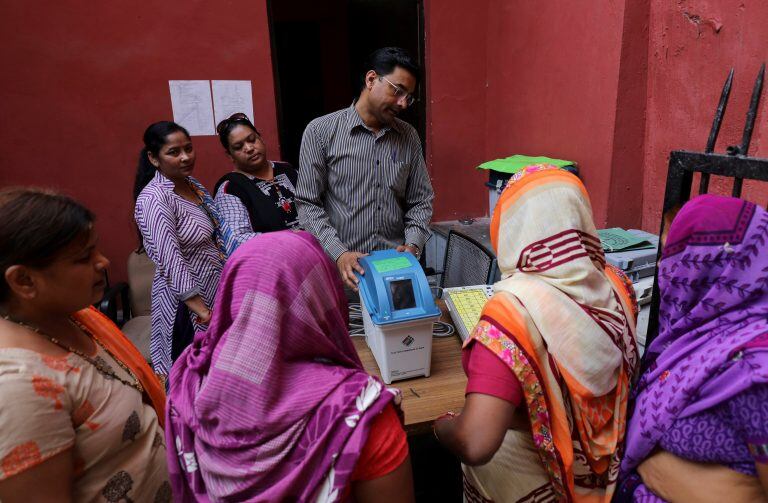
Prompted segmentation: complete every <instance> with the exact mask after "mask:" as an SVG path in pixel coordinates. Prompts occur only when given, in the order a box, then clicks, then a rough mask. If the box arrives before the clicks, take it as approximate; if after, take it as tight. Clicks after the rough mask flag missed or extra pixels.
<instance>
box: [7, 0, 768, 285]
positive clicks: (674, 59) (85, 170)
mask: <svg viewBox="0 0 768 503" xmlns="http://www.w3.org/2000/svg"><path fill="white" fill-rule="evenodd" d="M424 10H425V31H426V55H425V58H426V69H425V71H426V75H427V85H428V89H427V99H428V106H427V114H428V117H427V147H428V148H427V165H428V168H429V171H430V174H431V176H432V178H433V183H434V186H435V191H436V196H437V197H436V200H435V219H436V220H444V219H453V218H458V217H465V216H482V215H484V214H486V213H487V189H486V188H485V187H484V185H483V183H484V182H485V181H486V179H487V178H486V175H485V173H479V172H477V171H476V170H475V169H474V167H475V166H477V164H479V163H480V162H482V161H485V160H488V159H493V158H496V157H501V156H507V155H510V154H513V153H526V154H543V155H549V156H553V157H561V158H566V159H572V160H575V161H577V162H578V163H579V166H580V168H581V172H582V176H583V179H584V180H585V182H586V185H587V187H588V189H589V190H590V194H591V197H592V201H593V206H594V211H595V216H596V222H597V224H598V226H605V225H623V226H625V227H636V226H642V227H643V228H645V229H648V230H655V229H657V227H658V222H659V212H660V208H661V200H662V198H663V188H664V181H665V177H666V168H667V155H668V153H669V151H670V150H672V149H679V148H684V149H702V148H703V147H704V144H705V142H706V137H707V134H708V131H709V127H710V124H711V120H712V114H713V113H714V107H715V104H716V102H717V98H718V96H719V93H720V88H721V86H722V82H723V80H724V78H725V76H726V74H727V71H728V69H729V68H730V67H731V66H734V67H735V68H736V79H735V81H734V89H733V92H732V96H731V103H730V106H729V108H728V112H727V114H726V118H725V119H726V120H725V125H724V127H723V130H722V132H721V135H720V141H719V142H718V146H717V150H718V151H723V150H724V148H725V145H727V144H734V143H738V141H739V140H740V137H741V130H742V128H743V124H744V114H745V113H746V108H747V102H748V100H749V96H750V93H751V87H752V83H753V81H754V77H755V73H756V72H757V69H758V67H759V64H760V62H761V61H763V60H766V59H768V44H766V43H765V41H766V40H768V24H767V23H765V21H766V20H768V3H766V2H765V1H764V0H743V1H741V2H733V1H730V0H676V1H671V0H637V1H635V0H632V1H631V2H630V1H629V0H599V1H594V0H574V1H568V2H565V1H555V0H552V1H548V2H509V1H505V0H477V1H475V2H473V3H472V5H471V6H467V5H466V4H465V3H463V2H459V1H458V0H440V1H437V0H424ZM243 20H247V23H245V24H244V23H243ZM0 30H1V31H0V32H1V33H3V43H2V44H0V56H1V57H2V61H3V65H4V67H5V69H6V70H7V72H6V75H7V76H6V78H4V79H2V80H0V110H2V112H3V121H2V124H0V185H3V186H5V185H9V184H14V185H18V184H34V185H43V186H48V187H55V188H58V189H60V190H63V191H65V192H67V193H70V194H72V195H73V196H75V197H77V198H78V199H80V200H82V201H83V202H84V203H85V204H86V205H87V206H89V207H90V208H92V209H93V210H94V211H95V212H96V214H97V215H98V219H99V220H98V230H99V232H100V234H101V243H102V247H103V249H104V251H105V252H106V253H107V255H108V256H109V257H110V258H111V259H112V260H113V267H112V273H113V277H115V278H118V279H119V278H123V277H124V271H125V267H124V264H125V257H126V256H127V254H128V253H129V251H130V250H131V249H132V248H133V247H134V246H135V242H136V241H135V234H134V228H133V224H132V211H133V203H132V199H131V188H132V184H133V177H134V173H135V162H136V157H137V154H138V151H139V149H140V147H141V134H142V132H143V130H144V128H145V127H146V126H147V125H148V124H149V123H151V122H153V121H156V120H162V119H170V118H171V117H172V111H171V104H170V99H169V93H168V80H171V79H245V80H251V81H253V99H254V112H255V117H256V122H257V126H258V127H259V128H260V130H261V131H262V132H263V134H264V136H265V137H266V141H267V146H268V148H269V150H270V151H271V152H272V154H273V157H278V152H279V145H278V141H277V119H276V110H275V94H274V86H273V75H272V63H271V49H270V43H269V30H268V22H267V12H266V2H250V3H242V2H234V1H232V0H222V1H220V2H216V3H211V2H204V1H202V0H196V1H186V2H161V1H159V0H151V1H149V2H144V3H142V4H141V5H140V6H138V5H137V4H135V3H130V2H127V1H125V0H118V1H115V2H109V3H106V4H98V5H90V4H88V5H86V4H82V5H81V6H80V7H78V6H73V5H71V4H68V5H64V4H61V3H56V2H50V1H42V0H32V1H29V2H6V5H5V6H4V12H3V16H2V18H0ZM8 76H10V77H8ZM766 107H768V100H766V99H764V100H763V102H762V105H761V108H760V112H759V114H758V122H757V126H756V128H755V134H754V137H753V141H752V148H751V153H752V154H753V155H762V156H763V157H768V151H766V149H767V148H768V147H767V146H766V145H765V143H766V139H765V138H766V135H767V134H768V121H766ZM194 143H195V147H196V149H197V152H198V163H197V167H196V175H197V176H198V177H199V178H200V179H201V180H202V181H203V183H204V184H206V185H207V186H208V187H211V186H212V185H213V183H214V181H215V180H216V178H217V177H218V176H220V174H221V173H222V172H224V171H226V170H228V169H229V162H228V161H227V159H226V158H225V157H224V155H223V153H222V151H221V147H220V145H219V144H218V140H217V138H216V137H214V136H208V137H195V138H194ZM721 185H722V184H720V185H718V183H717V182H715V183H714V185H713V187H714V188H715V189H717V190H720V191H722V192H730V186H727V187H723V186H721ZM746 189H747V195H748V197H750V198H752V199H754V200H757V201H760V202H762V203H763V204H764V203H765V201H768V191H766V189H764V188H755V187H753V186H752V185H751V184H749V183H748V184H746Z"/></svg>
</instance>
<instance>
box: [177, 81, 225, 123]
mask: <svg viewBox="0 0 768 503" xmlns="http://www.w3.org/2000/svg"><path fill="white" fill-rule="evenodd" d="M168 87H169V88H170V90H171V106H172V107H173V120H174V121H175V122H176V123H178V124H180V125H182V126H184V127H185V128H187V131H189V134H191V135H192V136H202V135H213V134H216V130H215V128H214V123H213V107H212V106H211V84H210V81H208V80H169V81H168Z"/></svg>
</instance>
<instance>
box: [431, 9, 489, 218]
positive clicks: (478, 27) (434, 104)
mask: <svg viewBox="0 0 768 503" xmlns="http://www.w3.org/2000/svg"><path fill="white" fill-rule="evenodd" d="M489 4H490V2H489V1H487V0H478V1H476V2H474V3H473V4H472V8H471V9H467V8H466V5H465V4H464V3H462V2H459V1H457V0H426V1H425V4H424V16H425V27H424V28H425V32H426V62H425V63H426V77H427V79H426V81H427V99H428V100H429V103H428V104H427V140H426V142H427V159H426V161H427V165H428V166H429V171H430V174H431V176H432V184H433V186H434V189H435V208H434V209H435V212H434V220H435V221H440V220H455V219H457V218H462V217H466V216H482V215H485V214H486V213H487V209H488V191H487V189H486V188H485V187H484V185H483V184H484V182H485V181H487V175H485V174H484V173H479V172H478V171H477V170H476V169H475V168H476V166H477V165H478V164H480V163H482V162H483V161H485V160H487V157H486V153H485V150H486V148H485V146H486V137H485V136H486V135H485V126H486V124H487V118H486V100H487V98H486V85H485V83H486V76H487V72H488V69H487V63H486V54H487V52H486V51H487V43H486V38H485V33H486V24H487V21H488V14H489Z"/></svg>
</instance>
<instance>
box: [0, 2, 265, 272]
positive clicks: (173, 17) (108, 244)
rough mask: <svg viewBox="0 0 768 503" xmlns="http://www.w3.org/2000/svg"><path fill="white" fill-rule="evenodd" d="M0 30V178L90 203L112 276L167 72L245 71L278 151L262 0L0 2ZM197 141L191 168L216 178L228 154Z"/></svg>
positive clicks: (130, 239)
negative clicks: (141, 153)
mask: <svg viewBox="0 0 768 503" xmlns="http://www.w3.org/2000/svg"><path fill="white" fill-rule="evenodd" d="M243 20H247V23H245V24H244V23H243ZM0 33H2V34H3V35H2V39H3V43H1V44H0V60H1V61H2V62H3V67H4V69H5V70H6V72H4V78H3V79H0V110H2V121H1V124H0V186H6V185H11V184H12V185H41V186H46V187H53V188H57V189H59V190H62V191H64V192H66V193H68V194H70V195H72V196H74V197H76V198H77V199H79V200H80V201H82V202H83V203H85V204H86V205H87V206H88V207H89V208H91V209H92V210H93V211H94V212H95V213H96V215H97V218H98V221H97V229H98V232H99V234H100V242H101V247H102V250H103V251H104V252H105V253H106V254H107V256H108V257H109V258H110V259H111V260H112V264H113V265H112V267H111V273H112V276H113V278H123V277H125V276H124V274H125V272H124V271H125V260H126V257H127V256H128V253H129V252H130V251H131V249H132V248H134V247H135V246H136V234H135V231H134V227H133V201H132V194H131V193H132V187H133V179H134V175H135V172H136V160H137V159H138V153H139V150H140V149H141V147H142V141H141V136H142V133H143V132H144V129H145V128H146V127H147V125H149V124H150V123H151V122H154V121H158V120H166V119H167V120H172V118H173V114H172V110H171V101H170V97H169V91H168V80H171V79H233V80H234V79H244V80H252V81H253V83H254V95H253V100H254V103H253V105H254V115H255V116H256V117H257V126H258V127H259V128H260V129H261V131H262V133H263V134H264V136H265V138H266V141H267V146H268V149H269V150H271V151H272V152H274V153H277V152H278V151H279V150H278V144H277V121H276V113H275V98H274V90H273V77H272V63H271V52H270V43H269V30H268V28H267V18H266V4H265V2H237V1H233V0H222V1H217V2H208V1H204V0H196V1H185V2H167V1H160V0H150V1H147V2H141V3H140V4H137V3H136V2H128V1H125V0H116V1H111V2H97V3H78V4H73V3H71V2H53V1H42V0H30V1H24V2H4V5H3V15H2V16H1V17H0ZM194 145H195V148H196V150H197V165H196V168H195V176H196V177H198V178H199V179H200V180H202V182H203V183H204V184H205V185H206V186H207V187H209V188H212V186H213V183H214V182H215V181H216V179H218V177H219V176H221V173H222V172H225V171H226V170H228V169H230V166H231V163H230V162H229V161H228V160H227V159H226V158H225V156H224V153H223V151H222V148H221V145H220V144H219V141H218V138H217V137H215V136H202V137H194Z"/></svg>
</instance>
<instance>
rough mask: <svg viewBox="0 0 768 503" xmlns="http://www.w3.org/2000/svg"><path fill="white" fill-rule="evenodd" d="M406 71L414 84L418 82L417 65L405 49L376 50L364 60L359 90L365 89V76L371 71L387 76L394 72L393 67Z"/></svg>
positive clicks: (385, 48) (388, 48)
mask: <svg viewBox="0 0 768 503" xmlns="http://www.w3.org/2000/svg"><path fill="white" fill-rule="evenodd" d="M398 66H399V67H400V68H402V69H404V70H407V71H408V73H410V74H411V75H413V76H414V78H415V79H416V82H418V81H419V65H417V64H416V62H415V61H414V60H413V58H411V55H410V54H408V52H406V50H405V49H401V48H400V47H382V48H381V49H376V50H375V51H373V52H372V53H370V54H369V55H368V57H367V58H365V62H364V64H363V72H362V75H361V78H360V90H361V91H362V90H363V88H365V74H366V73H368V71H369V70H373V71H374V72H376V73H378V74H379V75H382V76H383V75H389V74H390V73H392V72H394V71H395V67H398Z"/></svg>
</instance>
